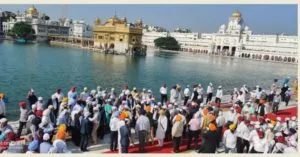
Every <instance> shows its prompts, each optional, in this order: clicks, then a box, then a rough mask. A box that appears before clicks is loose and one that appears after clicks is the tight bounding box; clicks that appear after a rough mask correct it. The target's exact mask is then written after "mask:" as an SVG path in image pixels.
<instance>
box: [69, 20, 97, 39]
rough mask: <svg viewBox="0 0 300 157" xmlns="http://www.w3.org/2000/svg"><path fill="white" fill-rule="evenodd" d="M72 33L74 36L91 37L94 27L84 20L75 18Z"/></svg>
mask: <svg viewBox="0 0 300 157" xmlns="http://www.w3.org/2000/svg"><path fill="white" fill-rule="evenodd" d="M71 29H72V30H71V31H70V33H71V35H72V36H74V37H84V38H91V37H92V36H93V30H92V27H91V26H89V25H88V24H86V23H85V21H83V20H75V21H73V23H72V26H71Z"/></svg>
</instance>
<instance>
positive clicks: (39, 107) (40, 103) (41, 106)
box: [36, 97, 44, 110]
mask: <svg viewBox="0 0 300 157" xmlns="http://www.w3.org/2000/svg"><path fill="white" fill-rule="evenodd" d="M36 106H37V110H44V104H43V97H38V101H37V102H36Z"/></svg>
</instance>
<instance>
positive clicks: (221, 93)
mask: <svg viewBox="0 0 300 157" xmlns="http://www.w3.org/2000/svg"><path fill="white" fill-rule="evenodd" d="M222 96H223V89H222V86H219V87H218V89H217V93H216V100H215V102H216V103H217V104H221V99H222Z"/></svg>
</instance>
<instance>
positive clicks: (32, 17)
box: [2, 6, 70, 41]
mask: <svg viewBox="0 0 300 157" xmlns="http://www.w3.org/2000/svg"><path fill="white" fill-rule="evenodd" d="M17 22H26V23H28V24H30V25H32V28H33V29H34V31H35V35H36V40H37V41H45V40H47V39H48V36H49V35H62V36H68V35H69V29H70V27H69V26H68V25H69V24H68V20H60V21H54V20H45V19H43V18H42V17H41V16H40V15H39V12H38V10H37V9H36V8H35V7H34V6H32V7H30V8H28V9H27V10H26V11H25V12H24V13H23V14H21V13H19V12H18V13H17V16H16V19H10V20H9V21H8V22H3V23H2V24H3V30H4V32H5V33H7V32H8V31H9V30H11V29H12V28H13V26H14V24H15V23H17Z"/></svg>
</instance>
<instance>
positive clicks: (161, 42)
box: [154, 37, 180, 50]
mask: <svg viewBox="0 0 300 157" xmlns="http://www.w3.org/2000/svg"><path fill="white" fill-rule="evenodd" d="M154 43H155V46H156V47H158V48H162V49H167V50H179V49H180V45H179V44H178V42H177V40H176V39H175V38H173V37H161V38H157V39H155V40H154Z"/></svg>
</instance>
